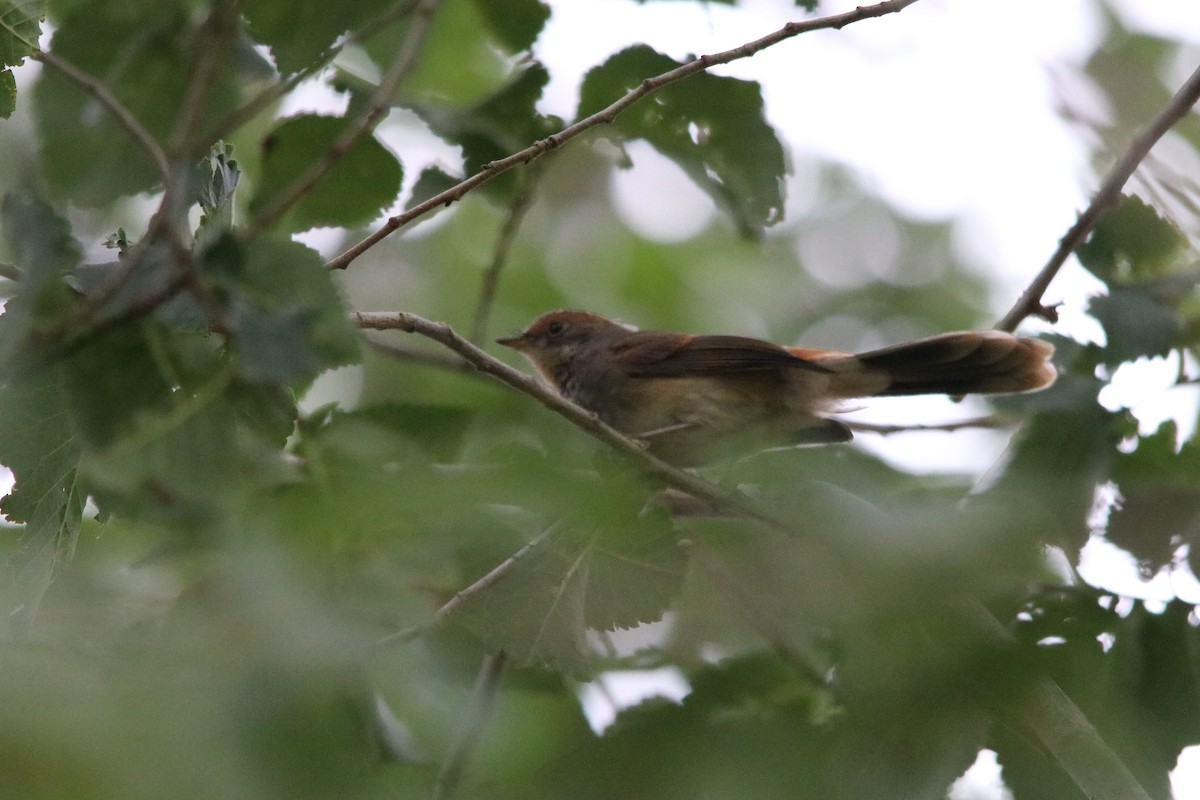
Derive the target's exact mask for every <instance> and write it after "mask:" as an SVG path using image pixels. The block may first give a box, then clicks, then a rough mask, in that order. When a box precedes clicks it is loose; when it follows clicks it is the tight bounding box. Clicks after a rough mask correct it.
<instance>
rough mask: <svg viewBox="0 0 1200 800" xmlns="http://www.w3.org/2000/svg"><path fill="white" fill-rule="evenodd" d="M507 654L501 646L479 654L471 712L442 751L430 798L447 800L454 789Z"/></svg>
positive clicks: (488, 711)
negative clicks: (444, 753)
mask: <svg viewBox="0 0 1200 800" xmlns="http://www.w3.org/2000/svg"><path fill="white" fill-rule="evenodd" d="M507 663H508V656H507V655H505V653H504V651H503V650H499V651H497V652H495V653H488V654H487V655H486V656H484V657H483V663H482V664H481V665H480V667H479V677H477V678H476V679H475V695H474V697H473V699H472V704H471V712H470V714H469V715H468V716H467V719H466V721H465V722H464V724H463V727H462V730H461V731H460V732H459V735H458V739H457V740H456V741H455V742H454V744H453V746H451V748H450V750H449V752H447V753H446V760H445V761H443V762H442V768H441V769H440V770H438V775H437V779H436V780H435V781H434V784H433V792H432V793H431V794H430V797H431V798H432V799H433V800H450V798H451V797H453V796H454V793H455V791H457V790H458V784H459V782H460V781H461V780H462V776H463V772H464V771H465V770H466V768H467V762H468V761H470V759H471V754H472V753H473V752H474V751H475V746H476V745H477V744H479V738H480V737H481V736H482V735H483V728H484V726H485V725H486V724H487V719H488V716H489V715H490V714H491V711H492V707H493V706H495V704H496V695H497V694H498V693H499V691H500V679H501V678H502V677H503V676H504V668H505V666H506V665H507Z"/></svg>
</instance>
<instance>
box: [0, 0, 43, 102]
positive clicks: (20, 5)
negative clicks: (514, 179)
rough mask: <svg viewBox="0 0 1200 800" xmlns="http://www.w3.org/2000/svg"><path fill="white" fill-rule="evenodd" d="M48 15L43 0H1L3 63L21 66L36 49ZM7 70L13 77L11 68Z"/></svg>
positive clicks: (0, 34) (0, 24) (1, 55)
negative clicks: (42, 24)
mask: <svg viewBox="0 0 1200 800" xmlns="http://www.w3.org/2000/svg"><path fill="white" fill-rule="evenodd" d="M45 18H46V4H45V2H43V0H23V1H15V0H0V66H4V67H19V66H20V65H21V64H23V63H24V62H25V59H26V58H28V57H29V56H31V55H33V54H34V53H36V52H37V42H38V38H39V37H41V35H42V26H41V22H42V20H44V19H45ZM4 72H5V74H7V75H8V79H7V80H8V81H11V80H12V72H10V71H9V70H4ZM14 91H15V89H14ZM4 116H8V115H7V114H5V115H4Z"/></svg>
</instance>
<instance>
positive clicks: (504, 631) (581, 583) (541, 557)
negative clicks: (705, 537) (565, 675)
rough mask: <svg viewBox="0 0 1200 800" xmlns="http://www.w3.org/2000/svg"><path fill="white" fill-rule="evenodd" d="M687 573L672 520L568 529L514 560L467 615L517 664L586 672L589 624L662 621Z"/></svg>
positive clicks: (599, 626)
mask: <svg viewBox="0 0 1200 800" xmlns="http://www.w3.org/2000/svg"><path fill="white" fill-rule="evenodd" d="M682 579H683V558H682V556H681V554H680V553H679V550H678V548H677V546H676V545H675V541H674V537H673V535H672V533H671V531H670V530H669V528H667V527H665V526H663V527H660V528H659V529H658V530H654V529H653V528H652V529H649V530H647V529H646V528H645V527H644V526H631V527H630V528H624V529H620V530H618V529H615V528H602V529H592V530H590V531H584V532H578V531H563V532H560V533H559V534H558V535H555V536H550V537H548V538H547V539H546V540H545V541H544V542H541V543H539V544H538V545H537V546H535V547H533V548H532V549H531V550H530V551H529V552H528V553H527V554H525V555H524V556H523V557H521V558H520V559H518V560H516V561H515V562H513V563H512V565H511V566H510V567H509V568H508V569H507V570H506V571H505V573H504V575H503V576H502V577H501V578H500V579H499V580H498V581H496V582H495V583H494V584H492V585H490V586H488V587H487V588H486V589H485V590H483V591H481V592H479V593H478V594H477V595H475V596H473V597H472V598H471V599H470V600H469V601H468V603H467V604H466V605H465V606H464V608H463V611H462V615H463V617H464V618H465V621H466V623H467V624H468V625H469V626H470V627H471V628H472V629H474V630H476V631H478V632H479V633H480V634H481V635H482V636H483V638H484V639H485V641H487V642H488V643H489V644H490V645H491V646H493V647H497V648H503V649H504V650H505V652H507V653H508V654H509V655H510V656H511V657H513V658H514V659H515V661H516V662H517V663H521V664H525V665H530V666H534V665H538V666H545V665H553V666H554V667H556V668H558V669H563V670H566V671H569V672H572V673H576V674H582V673H584V672H586V667H587V662H588V645H587V636H586V634H587V630H588V629H589V628H590V629H598V630H611V629H613V628H626V627H631V626H633V625H636V624H638V623H641V622H651V621H654V620H656V619H659V618H660V617H661V616H662V614H663V612H664V611H665V610H666V608H667V606H668V604H669V603H670V601H671V599H672V598H673V597H674V596H675V594H676V593H677V592H678V589H679V586H680V583H681V582H682Z"/></svg>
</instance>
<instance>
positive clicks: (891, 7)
mask: <svg viewBox="0 0 1200 800" xmlns="http://www.w3.org/2000/svg"><path fill="white" fill-rule="evenodd" d="M916 1H917V0H887V1H886V2H883V3H877V4H876V5H873V6H862V7H860V8H856V9H854V10H853V11H848V12H846V13H844V14H834V15H832V16H828V17H821V18H820V19H813V20H805V21H803V22H789V23H788V24H786V25H784V26H783V27H782V28H780V29H779V30H777V31H775V32H773V33H769V34H767V35H766V36H763V37H762V38H760V39H755V40H754V41H752V42H747V43H746V44H743V45H741V46H739V47H735V48H733V49H732V50H725V51H723V52H720V53H714V54H712V55H706V56H700V57H699V58H696V59H693V60H692V61H689V62H688V63H686V64H683V65H682V66H679V67H676V68H675V69H673V70H670V71H668V72H664V73H663V74H661V75H656V76H654V77H652V78H647V79H646V80H644V81H642V82H641V83H640V84H638V85H637V86H636V87H634V88H633V89H630V90H629V92H627V93H626V94H625V96H624V97H622V98H621V99H620V100H617V101H616V102H615V103H613V104H612V105H610V106H608V107H607V108H604V109H601V110H600V111H597V112H596V113H595V114H592V115H591V116H588V117H584V118H583V119H581V120H579V121H578V122H576V123H574V124H573V125H569V126H567V127H566V128H564V129H563V130H561V131H559V132H558V133H555V134H551V135H550V136H547V137H546V138H545V139H539V140H538V141H536V142H534V143H533V144H531V145H530V146H529V147H526V148H525V149H524V150H521V151H519V152H516V153H513V154H512V155H510V156H507V157H506V158H502V159H500V160H498V161H493V162H491V163H490V164H486V165H485V166H484V167H483V169H481V170H480V171H479V172H477V173H475V174H474V175H472V176H471V177H469V178H467V179H466V180H464V181H462V182H460V183H458V184H457V185H455V186H452V187H450V188H449V189H447V190H445V191H444V192H440V193H438V194H436V195H434V196H433V197H431V198H429V199H428V200H426V201H424V202H423V203H419V204H417V205H415V206H413V207H412V208H410V209H409V210H407V211H405V212H404V213H403V214H398V215H396V216H394V217H392V218H390V219H389V220H388V221H387V222H386V223H384V225H383V226H382V227H381V228H380V229H379V230H377V231H375V232H374V233H372V234H371V235H370V236H368V237H367V238H365V239H363V240H362V241H361V242H359V243H358V244H356V245H354V246H353V247H351V248H350V249H349V250H347V251H346V252H344V253H342V254H341V255H339V256H337V257H336V258H334V259H332V260H331V261H329V262H328V263H327V264H326V266H327V267H329V268H330V269H345V268H346V267H348V266H349V265H350V263H351V262H352V261H354V259H356V258H358V257H359V256H361V255H362V254H363V253H365V252H366V251H367V250H370V249H371V248H372V247H374V246H375V245H376V244H378V243H379V242H380V241H382V240H383V239H385V238H387V237H388V236H390V235H391V234H392V233H394V232H395V231H397V230H399V229H400V228H402V227H404V226H405V225H407V224H408V223H410V222H412V221H413V220H416V219H419V218H421V217H423V216H425V215H426V214H428V213H429V212H430V211H433V210H434V209H436V208H438V207H440V206H445V205H450V204H451V203H454V202H456V201H458V200H461V199H462V198H463V196H464V195H466V194H467V192H469V191H471V190H472V189H474V188H475V187H477V186H480V185H482V184H484V183H487V182H488V181H490V180H492V179H493V178H495V177H497V176H498V175H501V174H503V173H505V172H507V171H508V170H510V169H512V168H513V167H516V166H517V165H519V164H528V163H530V162H531V161H533V160H534V159H536V158H539V157H540V156H543V155H545V154H546V153H548V152H550V151H552V150H557V149H558V148H560V147H562V146H563V145H564V144H566V143H567V142H569V141H571V140H572V139H574V138H576V137H577V136H579V135H580V134H582V133H584V132H585V131H587V130H590V129H591V128H594V127H596V126H597V125H601V124H606V123H610V122H612V121H613V120H615V119H616V118H617V116H618V115H619V114H620V113H621V112H623V111H625V110H626V109H628V108H629V107H630V106H632V105H633V104H634V103H636V102H638V101H639V100H641V99H642V98H644V97H646V96H647V95H649V94H651V93H653V92H655V91H658V90H659V89H661V88H662V87H664V86H666V85H668V84H670V83H674V82H675V81H679V80H683V79H684V78H687V77H689V76H691V75H695V74H696V73H699V72H704V71H706V70H708V69H710V68H711V67H715V66H717V65H720V64H728V63H729V62H731V61H737V60H739V59H743V58H749V57H750V56H753V55H754V54H756V53H758V52H759V51H761V50H765V49H766V48H768V47H770V46H772V45H775V44H779V43H780V42H782V41H785V40H787V39H790V38H792V37H793V36H798V35H800V34H802V33H808V32H809V31H816V30H822V29H826V28H832V29H841V28H844V27H845V26H847V25H849V24H851V23H854V22H859V21H861V20H864V19H871V18H872V17H882V16H884V15H886V14H893V13H895V12H897V11H901V10H903V9H905V8H907V7H908V6H910V5H912V4H913V3H915V2H916Z"/></svg>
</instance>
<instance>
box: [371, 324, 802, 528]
mask: <svg viewBox="0 0 1200 800" xmlns="http://www.w3.org/2000/svg"><path fill="white" fill-rule="evenodd" d="M352 316H353V319H354V321H355V323H356V324H357V325H358V327H360V328H367V329H371V330H401V331H406V332H408V333H416V334H419V335H421V336H424V337H426V338H429V339H432V340H434V341H435V342H439V343H441V344H443V345H445V346H446V347H448V348H449V349H451V350H453V351H454V352H455V353H458V355H460V356H462V357H463V359H465V360H466V361H467V362H468V363H470V364H471V365H472V366H473V367H475V369H477V370H479V371H480V372H483V373H485V374H487V375H490V376H492V377H493V378H496V379H497V380H499V381H501V382H502V383H505V384H508V385H509V386H511V387H512V388H514V389H516V390H517V391H519V392H521V393H522V394H526V395H529V396H530V397H532V398H534V399H535V400H537V401H538V402H539V403H541V404H542V405H544V406H545V407H546V408H548V409H550V410H551V411H554V412H555V413H557V414H560V415H561V416H564V417H566V418H567V419H568V420H570V421H571V422H573V423H574V424H575V425H577V426H578V427H580V428H583V429H584V430H585V431H587V432H588V433H590V434H591V435H592V436H594V437H596V438H597V439H599V440H600V441H602V442H604V443H605V444H607V445H609V446H610V447H612V448H613V449H614V450H616V451H617V452H619V453H621V454H622V455H624V456H626V457H627V458H629V459H630V460H632V461H633V462H634V463H636V464H637V465H638V466H639V467H641V468H642V469H643V470H644V471H645V472H646V473H647V474H649V475H650V476H652V477H654V478H657V479H658V480H661V481H662V482H663V483H665V484H667V485H668V486H673V487H674V488H676V489H679V490H680V491H683V492H687V493H688V494H692V495H695V496H696V497H699V498H701V499H702V500H705V501H707V502H708V503H710V504H711V505H712V506H714V507H715V508H720V509H725V510H728V511H734V512H737V513H738V514H741V515H742V516H744V517H746V518H748V519H752V520H755V521H757V522H760V523H762V524H764V525H767V526H769V527H771V528H774V529H776V530H780V531H783V532H785V533H792V532H793V528H792V526H791V524H790V523H788V522H787V521H785V520H783V519H781V518H779V517H776V516H775V515H773V514H771V513H769V512H767V511H764V510H763V509H761V508H758V507H757V505H755V504H754V503H753V502H752V501H751V500H750V498H748V497H747V496H746V495H744V494H742V493H741V492H738V491H736V490H729V489H723V488H721V487H720V486H717V485H716V484H714V483H712V482H710V481H706V480H704V479H703V478H701V477H699V476H697V475H693V474H692V473H690V472H687V471H685V470H682V469H679V468H678V467H674V466H672V465H671V464H668V463H667V462H665V461H663V460H662V459H660V458H657V457H656V456H654V455H652V454H651V453H649V452H647V451H646V446H645V445H644V444H642V443H641V442H638V441H635V440H634V439H631V438H629V437H628V436H626V435H625V434H623V433H621V432H620V431H618V430H616V429H615V428H613V427H612V426H610V425H608V424H607V423H605V422H603V421H602V420H601V419H600V418H599V417H597V416H596V415H595V414H593V413H591V412H590V411H588V410H586V409H584V408H581V407H580V406H578V405H576V404H575V403H572V402H571V401H570V400H567V399H566V398H565V397H563V396H562V395H560V394H559V393H558V392H556V391H554V390H553V389H551V388H549V387H547V386H545V385H543V384H542V383H540V382H538V381H536V380H534V379H533V378H531V377H529V376H528V375H526V374H525V373H524V372H521V371H520V370H517V369H513V368H512V367H510V366H508V365H507V364H505V363H504V362H503V361H500V360H498V359H496V358H493V357H492V356H490V355H488V354H487V353H485V352H484V351H483V350H481V349H479V348H478V347H477V346H475V345H474V344H472V343H471V342H469V341H468V340H467V339H465V338H463V337H462V336H460V335H459V334H458V333H456V332H455V331H454V329H453V328H451V327H450V326H449V325H447V324H446V323H444V322H432V321H430V320H427V319H424V318H423V317H419V316H417V315H416V314H409V313H407V312H404V311H356V312H354V313H353V315H352Z"/></svg>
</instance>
